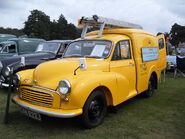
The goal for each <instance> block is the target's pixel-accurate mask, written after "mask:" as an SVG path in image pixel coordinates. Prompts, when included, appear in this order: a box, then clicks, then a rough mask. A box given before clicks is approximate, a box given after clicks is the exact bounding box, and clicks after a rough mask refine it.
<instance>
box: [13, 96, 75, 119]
mask: <svg viewBox="0 0 185 139" xmlns="http://www.w3.org/2000/svg"><path fill="white" fill-rule="evenodd" d="M12 101H13V102H14V103H15V104H17V105H19V106H21V107H24V108H25V109H27V110H31V111H34V112H37V113H40V114H43V115H47V116H50V117H58V118H71V117H75V116H77V115H76V114H75V113H68V114H65V113H56V112H48V111H45V110H42V109H38V108H34V107H31V106H28V105H25V104H22V103H20V102H17V101H15V100H14V99H12Z"/></svg>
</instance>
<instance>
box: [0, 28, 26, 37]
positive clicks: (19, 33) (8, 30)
mask: <svg viewBox="0 0 185 139" xmlns="http://www.w3.org/2000/svg"><path fill="white" fill-rule="evenodd" d="M0 33H1V34H13V35H16V36H17V37H19V36H22V35H24V32H23V30H22V29H15V28H13V29H12V28H3V27H0Z"/></svg>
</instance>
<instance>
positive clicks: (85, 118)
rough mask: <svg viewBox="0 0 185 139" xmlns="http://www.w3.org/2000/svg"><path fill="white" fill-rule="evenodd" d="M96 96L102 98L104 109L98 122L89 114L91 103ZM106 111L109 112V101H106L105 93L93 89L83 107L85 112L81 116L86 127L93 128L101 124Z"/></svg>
mask: <svg viewBox="0 0 185 139" xmlns="http://www.w3.org/2000/svg"><path fill="white" fill-rule="evenodd" d="M95 98H99V99H101V100H102V103H103V110H102V112H101V116H100V118H99V120H98V121H97V122H96V123H94V122H92V121H91V120H90V119H89V116H88V115H89V113H88V110H89V107H90V104H91V102H92V101H93V100H94V99H95ZM106 113H107V101H106V97H105V95H104V93H103V92H101V91H99V90H96V91H93V92H92V94H91V95H90V96H89V97H88V99H87V101H86V103H85V105H84V107H83V114H82V116H81V118H82V122H83V125H84V126H85V127H86V128H93V127H96V126H98V125H100V124H101V123H102V122H103V120H104V117H105V115H106Z"/></svg>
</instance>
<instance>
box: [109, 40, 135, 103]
mask: <svg viewBox="0 0 185 139" xmlns="http://www.w3.org/2000/svg"><path fill="white" fill-rule="evenodd" d="M110 70H111V72H115V73H116V78H117V88H118V90H117V92H116V93H117V94H116V97H117V98H116V99H117V101H116V102H117V103H118V104H119V103H121V102H123V101H125V100H127V99H129V98H131V97H133V96H135V95H136V94H137V92H136V69H135V62H134V59H133V55H132V49H131V43H130V40H123V41H119V42H118V43H117V45H116V48H115V50H114V54H113V57H112V61H111V62H110Z"/></svg>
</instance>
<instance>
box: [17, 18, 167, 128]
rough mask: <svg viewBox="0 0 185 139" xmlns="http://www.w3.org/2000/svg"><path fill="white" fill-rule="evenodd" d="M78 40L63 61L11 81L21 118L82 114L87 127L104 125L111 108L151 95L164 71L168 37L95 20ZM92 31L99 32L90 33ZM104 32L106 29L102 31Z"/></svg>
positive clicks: (87, 22)
mask: <svg viewBox="0 0 185 139" xmlns="http://www.w3.org/2000/svg"><path fill="white" fill-rule="evenodd" d="M80 23H81V24H84V29H83V32H82V36H81V38H80V39H77V40H75V41H73V42H72V43H70V44H69V45H68V47H67V49H66V51H65V54H64V56H63V58H62V59H57V60H53V61H49V62H45V63H42V64H40V65H39V66H37V67H36V68H35V69H30V70H24V71H21V72H18V73H17V74H16V76H15V77H14V78H13V82H14V84H16V85H17V93H18V94H17V95H16V96H15V97H13V102H15V103H16V104H18V105H19V106H20V107H21V109H22V111H23V113H25V114H26V115H27V116H29V117H32V118H34V119H37V120H40V119H41V115H47V116H51V117H60V118H70V117H75V116H78V115H81V119H82V121H83V123H84V125H85V126H86V127H87V128H93V127H96V126H98V125H100V124H101V123H102V121H103V119H104V117H105V115H106V111H107V107H108V106H117V105H118V104H120V103H122V102H124V101H126V100H128V99H130V98H132V97H134V96H136V95H138V94H140V93H143V94H144V95H145V96H146V97H150V96H152V94H153V93H154V90H155V89H157V84H158V82H159V79H160V76H161V71H162V70H163V69H165V67H166V46H165V40H164V36H163V35H160V36H155V35H153V34H150V33H148V32H145V31H143V30H142V29H141V27H140V26H138V25H135V24H130V23H127V22H121V21H117V20H113V19H107V18H101V17H98V16H93V17H91V18H84V17H83V18H82V19H81V21H80ZM89 26H96V27H97V26H99V27H100V30H99V31H94V32H90V33H87V29H88V27H89ZM104 28H106V29H104Z"/></svg>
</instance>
